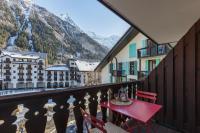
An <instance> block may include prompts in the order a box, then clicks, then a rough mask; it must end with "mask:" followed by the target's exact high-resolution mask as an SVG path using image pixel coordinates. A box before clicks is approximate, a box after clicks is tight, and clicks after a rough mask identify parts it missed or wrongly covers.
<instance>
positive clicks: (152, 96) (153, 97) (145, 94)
mask: <svg viewBox="0 0 200 133" xmlns="http://www.w3.org/2000/svg"><path fill="white" fill-rule="evenodd" d="M135 96H136V98H138V97H140V98H144V99H149V100H151V101H152V103H155V102H156V100H157V98H156V97H157V94H156V93H152V92H147V91H138V90H137V91H136V95H135Z"/></svg>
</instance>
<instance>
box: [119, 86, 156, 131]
mask: <svg viewBox="0 0 200 133" xmlns="http://www.w3.org/2000/svg"><path fill="white" fill-rule="evenodd" d="M156 97H157V94H156V93H152V92H146V91H138V90H137V91H136V94H135V99H138V98H141V99H145V100H149V101H150V102H151V103H155V102H156V100H157V98H156ZM151 125H152V121H149V122H148V123H146V124H143V123H141V122H138V121H136V120H133V119H129V120H127V121H126V122H125V123H124V124H123V125H122V127H123V128H124V129H126V130H127V131H128V132H132V131H133V129H135V128H137V127H143V126H145V127H147V130H148V132H150V130H151Z"/></svg>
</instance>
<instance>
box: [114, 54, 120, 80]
mask: <svg viewBox="0 0 200 133" xmlns="http://www.w3.org/2000/svg"><path fill="white" fill-rule="evenodd" d="M114 59H115V62H116V72H118V60H117V57H114ZM118 82H119V78H118V74H117V75H116V83H118Z"/></svg>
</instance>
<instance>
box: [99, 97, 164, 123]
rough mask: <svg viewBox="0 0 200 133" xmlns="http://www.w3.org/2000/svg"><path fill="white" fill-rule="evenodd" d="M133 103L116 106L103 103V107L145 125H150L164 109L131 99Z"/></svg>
mask: <svg viewBox="0 0 200 133" xmlns="http://www.w3.org/2000/svg"><path fill="white" fill-rule="evenodd" d="M130 100H132V101H133V103H132V104H130V105H114V104H112V103H111V102H102V103H101V104H100V105H101V106H102V107H105V108H108V109H110V110H112V111H115V112H118V113H120V114H123V115H125V116H128V117H130V118H133V119H135V120H137V121H139V122H142V123H144V124H146V123H148V122H149V121H150V120H151V119H152V117H153V116H155V115H156V113H157V112H158V111H159V110H160V109H161V108H162V106H161V105H158V104H154V103H149V102H145V101H140V100H136V99H130Z"/></svg>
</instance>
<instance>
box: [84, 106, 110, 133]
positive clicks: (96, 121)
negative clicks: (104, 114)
mask: <svg viewBox="0 0 200 133" xmlns="http://www.w3.org/2000/svg"><path fill="white" fill-rule="evenodd" d="M80 110H81V113H82V116H83V119H84V120H85V121H86V122H89V123H90V124H91V125H92V126H94V127H96V128H98V129H99V130H100V131H102V132H103V133H107V131H106V129H104V126H105V123H104V122H103V121H101V120H99V119H97V118H96V117H94V116H92V115H90V114H88V113H87V112H86V111H85V110H83V109H82V108H80ZM85 126H86V128H87V130H88V132H90V131H89V128H88V125H87V123H85Z"/></svg>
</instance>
